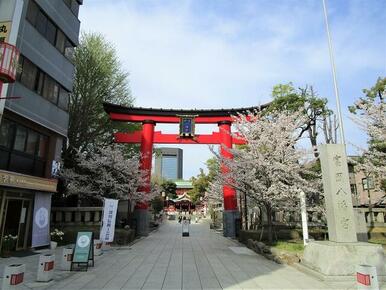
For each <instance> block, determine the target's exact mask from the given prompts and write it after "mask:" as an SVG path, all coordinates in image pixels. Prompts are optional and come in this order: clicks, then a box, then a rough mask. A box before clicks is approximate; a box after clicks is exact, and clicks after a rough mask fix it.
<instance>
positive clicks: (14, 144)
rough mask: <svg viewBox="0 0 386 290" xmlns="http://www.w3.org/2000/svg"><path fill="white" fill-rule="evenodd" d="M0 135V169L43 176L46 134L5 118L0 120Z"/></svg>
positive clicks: (46, 142)
mask: <svg viewBox="0 0 386 290" xmlns="http://www.w3.org/2000/svg"><path fill="white" fill-rule="evenodd" d="M0 136H1V139H0V169H5V170H11V171H15V172H19V173H25V174H32V175H35V176H44V170H45V164H46V157H47V148H48V146H47V144H48V137H47V136H45V135H42V134H40V133H38V132H36V131H34V130H32V129H29V128H26V127H24V126H22V125H19V124H17V123H15V122H13V121H10V120H7V119H3V121H2V124H1V126H0ZM5 140H7V142H5ZM2 145H5V146H2Z"/></svg>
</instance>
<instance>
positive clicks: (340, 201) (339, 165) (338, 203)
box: [319, 144, 357, 243]
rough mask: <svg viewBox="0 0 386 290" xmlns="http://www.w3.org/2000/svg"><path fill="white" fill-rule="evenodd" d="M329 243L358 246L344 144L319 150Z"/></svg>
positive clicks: (332, 145) (323, 146)
mask: <svg viewBox="0 0 386 290" xmlns="http://www.w3.org/2000/svg"><path fill="white" fill-rule="evenodd" d="M319 152H320V163H321V167H322V177H323V190H324V198H325V203H326V214H327V226H328V235H329V239H330V241H333V242H341V243H350V242H357V236H356V230H355V223H354V221H355V220H354V210H353V206H352V199H351V190H350V181H349V174H348V166H347V157H346V152H345V148H344V145H343V144H325V145H320V146H319Z"/></svg>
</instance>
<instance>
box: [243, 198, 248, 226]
mask: <svg viewBox="0 0 386 290" xmlns="http://www.w3.org/2000/svg"><path fill="white" fill-rule="evenodd" d="M244 222H245V230H248V207H247V194H246V193H245V192H244Z"/></svg>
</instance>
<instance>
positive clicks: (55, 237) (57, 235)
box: [50, 229, 64, 250]
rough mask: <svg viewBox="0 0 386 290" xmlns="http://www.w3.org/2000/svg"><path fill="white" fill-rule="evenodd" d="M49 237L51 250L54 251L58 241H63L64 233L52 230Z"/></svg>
mask: <svg viewBox="0 0 386 290" xmlns="http://www.w3.org/2000/svg"><path fill="white" fill-rule="evenodd" d="M50 235H51V249H52V250H55V249H56V247H57V246H58V243H59V242H60V241H63V236H64V233H63V232H62V231H59V230H58V229H54V231H52V232H51V233H50Z"/></svg>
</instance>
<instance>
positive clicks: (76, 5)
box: [71, 0, 79, 16]
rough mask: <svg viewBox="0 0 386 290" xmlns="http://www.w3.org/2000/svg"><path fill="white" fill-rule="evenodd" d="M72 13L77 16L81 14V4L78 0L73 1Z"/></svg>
mask: <svg viewBox="0 0 386 290" xmlns="http://www.w3.org/2000/svg"><path fill="white" fill-rule="evenodd" d="M71 11H72V13H74V15H75V16H78V13H79V3H78V1H77V0H72V1H71Z"/></svg>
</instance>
